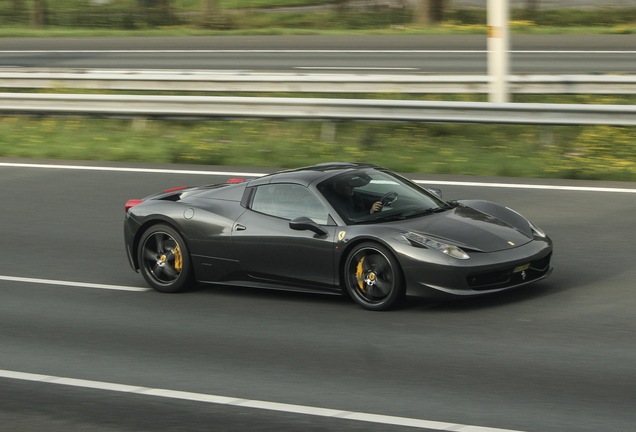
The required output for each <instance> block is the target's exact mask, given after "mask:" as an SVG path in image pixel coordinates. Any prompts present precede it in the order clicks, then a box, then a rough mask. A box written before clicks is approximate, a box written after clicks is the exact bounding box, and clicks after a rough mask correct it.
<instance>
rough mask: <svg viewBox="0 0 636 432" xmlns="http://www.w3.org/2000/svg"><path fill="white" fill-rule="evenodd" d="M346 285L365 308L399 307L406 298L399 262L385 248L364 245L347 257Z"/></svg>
mask: <svg viewBox="0 0 636 432" xmlns="http://www.w3.org/2000/svg"><path fill="white" fill-rule="evenodd" d="M343 280H344V285H345V288H346V290H347V292H348V293H349V295H350V296H351V298H353V300H355V302H356V303H358V305H360V306H361V307H363V308H364V309H368V310H374V311H381V310H387V309H390V308H391V307H394V306H396V305H397V304H398V303H399V302H401V301H402V300H403V299H404V297H405V287H404V278H403V276H402V270H401V268H400V265H399V263H398V262H397V260H396V259H395V257H394V256H393V254H392V253H391V252H390V251H389V250H388V249H387V248H386V247H384V246H382V245H379V244H376V243H361V244H359V245H357V246H355V247H354V248H353V249H352V250H351V252H349V254H348V255H347V259H346V261H345V266H344V278H343Z"/></svg>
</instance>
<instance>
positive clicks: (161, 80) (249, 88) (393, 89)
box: [0, 69, 636, 94]
mask: <svg viewBox="0 0 636 432" xmlns="http://www.w3.org/2000/svg"><path fill="white" fill-rule="evenodd" d="M508 83H509V91H510V92H511V93H518V94H522V93H542V94H636V75H511V76H510V77H509V80H508ZM0 87H3V88H73V89H103V90H130V91H183V92H185V91H200V92H301V93H302V92H306V93H327V92H328V93H411V94H414V93H488V92H489V87H490V84H489V77H488V76H487V75H448V76H447V75H416V74H410V75H389V74H385V75H372V74H369V75H366V74H364V75H363V74H299V73H276V74H274V73H257V72H240V71H234V72H219V71H168V70H155V71H151V70H137V71H133V70H130V71H116V70H93V69H75V70H67V69H48V70H33V69H11V70H5V71H0Z"/></svg>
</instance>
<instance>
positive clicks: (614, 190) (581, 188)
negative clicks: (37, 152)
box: [0, 162, 636, 194]
mask: <svg viewBox="0 0 636 432" xmlns="http://www.w3.org/2000/svg"><path fill="white" fill-rule="evenodd" d="M3 166H4V167H13V168H42V169H62V170H84V171H115V172H131V173H151V174H184V175H214V176H227V177H262V176H264V175H267V174H266V173H258V172H232V171H200V170H180V169H157V168H122V167H100V166H83V165H51V164H36V163H12V162H0V167H3ZM414 182H415V183H418V184H427V185H446V186H469V187H492V188H509V189H540V190H562V191H577V192H607V193H632V194H636V188H609V187H593V186H560V185H533V184H521V183H486V182H466V181H443V180H414Z"/></svg>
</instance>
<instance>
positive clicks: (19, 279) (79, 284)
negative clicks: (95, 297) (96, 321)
mask: <svg viewBox="0 0 636 432" xmlns="http://www.w3.org/2000/svg"><path fill="white" fill-rule="evenodd" d="M0 280H3V281H7V282H21V283H31V284H40V285H59V286H69V287H80V288H96V289H108V290H115V291H137V292H142V291H150V288H140V287H131V286H123V285H107V284H96V283H88V282H72V281H62V280H53V279H37V278H25V277H16V276H3V275H0Z"/></svg>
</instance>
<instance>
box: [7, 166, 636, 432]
mask: <svg viewBox="0 0 636 432" xmlns="http://www.w3.org/2000/svg"><path fill="white" fill-rule="evenodd" d="M0 162H13V161H10V160H7V159H0ZM21 162H33V161H21ZM51 163H52V162H51ZM118 166H123V165H118ZM126 166H128V165H126ZM144 167H149V166H146V165H144ZM150 167H151V168H158V167H155V166H150ZM167 168H183V167H174V166H173V167H167ZM185 168H186V169H193V167H191V166H188V167H185ZM194 169H213V168H210V167H194ZM241 171H245V169H241ZM255 171H258V170H255ZM419 177H420V178H430V179H436V180H440V179H441V180H454V179H455V178H450V177H439V176H430V177H429V176H419ZM224 178H225V176H215V175H209V176H198V175H186V174H170V173H137V172H109V171H103V172H100V171H74V170H65V169H61V170H60V169H42V168H20V167H7V166H0V184H1V185H2V188H1V189H0V190H1V192H0V202H1V203H2V211H0V236H1V237H0V238H1V239H2V241H1V243H0V277H3V276H4V277H6V276H14V277H22V278H41V279H50V280H63V281H75V282H86V283H101V284H112V285H123V286H134V287H143V286H144V283H143V281H142V278H141V276H140V275H138V274H136V273H134V272H133V271H132V270H131V269H130V268H129V267H128V264H127V261H126V258H125V255H124V249H123V240H122V229H121V228H122V221H123V217H124V211H123V204H124V202H125V200H126V199H128V198H135V197H142V196H144V195H146V194H149V193H151V192H154V191H157V190H161V189H163V188H167V187H171V186H179V185H186V184H202V183H211V182H216V181H222V180H224ZM460 180H471V181H491V180H495V181H502V180H503V181H504V182H508V183H509V182H511V181H516V182H523V180H511V179H474V178H468V179H466V178H462V179H460ZM535 183H536V182H535ZM539 183H544V184H549V183H551V182H548V181H545V180H543V181H540V182H539ZM554 183H558V184H561V185H563V184H572V185H577V186H595V187H604V186H609V187H616V186H618V187H624V188H631V189H636V184H633V183H627V184H622V183H619V184H606V183H601V182H565V181H558V182H554ZM442 189H443V191H444V193H445V197H446V198H448V199H454V198H468V197H475V198H483V199H490V200H495V201H498V202H501V203H505V204H506V205H509V206H511V207H512V208H515V209H517V210H519V211H521V212H522V213H524V214H526V215H527V216H528V217H530V218H531V219H533V220H534V221H535V222H536V223H537V224H538V225H539V226H541V227H543V228H544V229H545V230H546V231H548V232H549V233H550V235H551V236H552V238H553V239H554V242H555V258H554V265H555V268H556V269H555V272H554V274H553V276H552V277H551V278H550V279H548V280H546V281H544V282H543V283H540V284H537V285H534V286H529V287H527V288H524V289H520V290H518V291H515V292H509V293H505V294H502V295H496V296H492V297H488V298H482V299H478V300H468V301H461V302H454V303H440V302H434V301H430V300H421V299H411V300H410V302H409V303H408V305H407V306H406V307H404V308H403V309H401V310H397V311H392V312H387V313H373V312H368V311H364V310H362V309H360V308H358V307H357V306H355V305H354V304H353V303H351V302H350V301H348V300H346V299H343V298H340V297H331V296H318V295H306V294H295V293H281V292H270V291H258V290H249V289H237V288H232V289H230V288H223V287H199V288H198V289H196V290H194V291H193V292H189V293H186V294H180V295H165V294H159V293H155V292H153V291H147V292H125V291H112V290H105V289H95V288H83V287H73V286H62V285H53V284H51V283H27V282H15V281H13V282H11V281H7V280H6V278H5V279H4V280H3V279H0V370H2V371H16V372H25V373H32V374H44V375H51V376H56V377H69V378H76V379H83V380H92V381H100V382H108V383H118V384H126V385H132V386H143V387H149V388H160V389H169V390H181V391H186V392H196V393H203V394H211V395H222V396H228V397H237V398H245V399H250V400H261V401H270V402H280V403H285V404H299V405H307V406H311V407H320V408H332V409H339V410H346V411H356V412H363V413H370V414H383V415H391V416H399V417H407V418H417V419H426V420H434V421H443V422H449V423H452V424H457V425H473V426H483V427H486V428H488V429H484V430H483V431H484V432H492V431H493V429H490V428H502V429H505V430H517V431H527V432H535V431H536V432H598V431H617V432H618V431H625V432H629V431H633V430H634V425H636V411H635V410H634V406H635V403H636V342H635V341H636V320H635V319H634V316H635V315H634V311H635V310H636V290H635V289H634V288H635V285H634V280H636V269H635V268H634V265H633V257H634V244H636V229H635V228H636V226H635V222H634V221H635V219H634V210H635V209H636V194H633V193H619V192H603V191H596V192H589V191H568V190H531V189H509V188H499V187H496V188H489V187H470V186H442ZM0 389H1V390H0V431H17V430H20V431H41V430H47V431H68V430H78V431H88V432H92V431H95V432H110V431H212V430H214V431H252V430H253V431H299V430H302V431H305V430H306V431H331V430H334V431H335V430H338V431H399V430H403V431H406V430H414V429H411V428H406V427H400V426H392V425H382V424H376V423H366V422H359V421H353V420H343V419H337V418H323V417H315V416H309V415H302V414H293V413H289V412H276V411H268V410H259V409H252V408H246V407H238V406H225V405H215V404H206V403H202V402H188V401H183V400H175V399H170V398H157V397H151V396H144V395H139V394H123V393H117V392H113V391H109V390H98V389H94V388H78V387H71V386H60V385H55V384H50V383H44V382H29V381H23V380H18V379H7V378H0ZM449 430H450V429H449ZM452 430H469V429H452Z"/></svg>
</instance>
